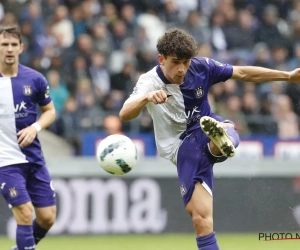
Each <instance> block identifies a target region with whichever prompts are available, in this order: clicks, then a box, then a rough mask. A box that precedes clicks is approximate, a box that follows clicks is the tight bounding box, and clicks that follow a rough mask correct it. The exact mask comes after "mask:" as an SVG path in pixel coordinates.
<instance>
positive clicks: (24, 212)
mask: <svg viewBox="0 0 300 250" xmlns="http://www.w3.org/2000/svg"><path fill="white" fill-rule="evenodd" d="M12 211H13V214H14V217H15V219H16V221H17V224H20V225H31V224H32V212H33V209H32V205H31V203H26V204H22V205H19V206H15V207H13V208H12Z"/></svg>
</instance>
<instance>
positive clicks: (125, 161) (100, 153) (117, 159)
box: [96, 134, 137, 175]
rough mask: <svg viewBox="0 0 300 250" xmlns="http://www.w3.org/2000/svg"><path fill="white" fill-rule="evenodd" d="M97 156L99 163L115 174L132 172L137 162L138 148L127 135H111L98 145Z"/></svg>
mask: <svg viewBox="0 0 300 250" xmlns="http://www.w3.org/2000/svg"><path fill="white" fill-rule="evenodd" d="M96 157H97V161H98V163H99V165H100V166H101V167H102V168H103V169H104V170H105V171H106V172H108V173H110V174H113V175H124V174H127V173H128V172H130V171H131V170H132V169H133V168H134V167H135V165H136V163H137V149H136V147H135V145H134V143H133V142H132V140H131V139H130V138H128V137H127V136H125V135H119V134H115V135H109V136H107V137H106V138H104V139H103V140H102V141H101V142H100V143H99V145H98V147H97V152H96Z"/></svg>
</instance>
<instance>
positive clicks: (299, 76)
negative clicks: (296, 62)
mask: <svg viewBox="0 0 300 250" xmlns="http://www.w3.org/2000/svg"><path fill="white" fill-rule="evenodd" d="M289 82H292V83H300V68H298V69H295V70H293V71H291V72H290V77H289Z"/></svg>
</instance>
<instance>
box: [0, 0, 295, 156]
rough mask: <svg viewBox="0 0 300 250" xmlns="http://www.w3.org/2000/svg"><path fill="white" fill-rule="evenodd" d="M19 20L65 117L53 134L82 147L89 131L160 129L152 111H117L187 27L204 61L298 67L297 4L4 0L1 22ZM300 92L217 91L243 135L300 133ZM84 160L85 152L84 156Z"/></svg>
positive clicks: (283, 0) (24, 59)
mask: <svg viewBox="0 0 300 250" xmlns="http://www.w3.org/2000/svg"><path fill="white" fill-rule="evenodd" d="M10 23H18V24H19V25H20V28H21V31H22V34H23V43H24V46H25V50H24V52H23V54H22V56H21V63H22V64H25V65H28V66H30V67H32V68H34V69H36V70H38V71H40V72H41V73H43V74H44V75H45V77H46V78H47V80H48V82H49V84H50V91H51V96H52V99H53V101H54V104H55V107H56V110H57V113H58V116H57V120H56V122H55V124H54V125H53V126H52V127H50V130H51V131H52V132H54V133H56V134H58V135H59V136H62V137H64V138H66V139H67V140H68V141H69V142H71V143H72V144H74V146H76V147H78V148H80V147H79V145H80V141H79V138H80V136H79V135H80V134H81V133H83V132H86V131H105V132H106V133H108V134H110V133H114V132H116V131H123V132H135V133H147V132H152V130H153V127H152V121H151V119H150V117H149V115H148V113H147V111H146V110H144V112H143V113H142V115H140V117H139V119H137V120H134V121H132V122H130V123H129V122H128V123H123V124H122V123H121V122H120V120H119V119H118V117H117V116H118V112H119V110H120V108H121V107H122V105H123V102H124V100H125V99H126V98H127V97H128V95H130V93H131V91H132V89H133V87H134V85H135V83H136V81H137V79H138V77H139V76H140V74H142V73H144V72H146V71H148V70H149V69H151V68H152V67H154V66H155V65H156V64H157V52H156V41H157V38H158V37H159V36H160V35H161V34H162V33H163V32H164V31H165V30H166V29H167V28H169V27H181V28H184V29H186V30H188V31H189V32H190V33H191V34H193V35H194V36H195V38H196V40H197V42H198V43H199V56H205V57H210V58H213V59H215V60H218V61H220V62H222V63H230V64H234V65H254V66H263V67H269V68H274V69H280V70H292V69H295V68H296V67H299V66H300V1H299V0H184V1H183V0H111V1H106V0H39V1H34V0H31V1H30V0H1V3H0V25H5V24H10ZM299 95H300V86H299V85H297V84H289V83H286V82H276V83H275V82H268V83H260V84H254V83H249V82H237V81H235V80H228V81H227V82H226V83H220V84H217V85H215V86H214V87H213V88H212V89H211V92H210V93H209V98H210V102H211V104H212V107H213V109H214V111H215V112H216V113H217V114H219V115H221V116H224V117H226V118H228V119H230V120H233V121H234V122H235V123H236V124H237V129H238V131H239V133H240V134H241V135H249V134H260V135H275V136H279V137H281V138H289V139H292V138H297V137H298V136H299V116H300V105H299V104H300V98H299ZM77 153H78V154H80V150H78V151H77Z"/></svg>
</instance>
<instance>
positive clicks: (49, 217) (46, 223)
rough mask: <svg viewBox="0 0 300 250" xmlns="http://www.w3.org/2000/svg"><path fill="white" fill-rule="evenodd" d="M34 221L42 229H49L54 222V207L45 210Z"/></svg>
mask: <svg viewBox="0 0 300 250" xmlns="http://www.w3.org/2000/svg"><path fill="white" fill-rule="evenodd" d="M36 219H37V222H38V223H39V224H40V225H41V226H42V227H44V228H46V229H50V228H51V227H52V226H53V224H54V222H55V220H56V207H55V206H54V207H51V208H49V209H47V210H46V211H45V212H44V213H43V214H40V215H39V216H37V218H36Z"/></svg>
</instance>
